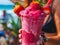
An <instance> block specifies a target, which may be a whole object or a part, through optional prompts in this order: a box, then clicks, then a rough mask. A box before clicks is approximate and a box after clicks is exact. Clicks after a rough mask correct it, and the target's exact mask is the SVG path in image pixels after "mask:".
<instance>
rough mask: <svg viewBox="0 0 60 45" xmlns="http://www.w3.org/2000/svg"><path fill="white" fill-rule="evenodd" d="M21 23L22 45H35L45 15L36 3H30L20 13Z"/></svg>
mask: <svg viewBox="0 0 60 45" xmlns="http://www.w3.org/2000/svg"><path fill="white" fill-rule="evenodd" d="M20 14H21V21H22V30H23V31H22V45H36V42H37V40H38V38H39V35H40V33H41V32H42V24H43V21H44V18H45V16H46V15H45V13H44V12H43V10H42V9H41V8H40V6H39V4H38V3H32V4H31V5H30V6H29V7H27V8H26V9H25V10H23V11H21V12H20Z"/></svg>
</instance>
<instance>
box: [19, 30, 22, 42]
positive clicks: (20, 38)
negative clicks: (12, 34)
mask: <svg viewBox="0 0 60 45" xmlns="http://www.w3.org/2000/svg"><path fill="white" fill-rule="evenodd" d="M19 33H20V34H19V42H20V43H22V34H21V33H22V29H20V30H19Z"/></svg>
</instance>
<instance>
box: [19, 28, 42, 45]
mask: <svg viewBox="0 0 60 45" xmlns="http://www.w3.org/2000/svg"><path fill="white" fill-rule="evenodd" d="M19 33H20V34H19V38H20V39H19V42H20V43H22V35H21V33H22V29H20V30H19ZM40 44H42V38H41V37H40V38H39V39H38V41H37V43H36V45H40Z"/></svg>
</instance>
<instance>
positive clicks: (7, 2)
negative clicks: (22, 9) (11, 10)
mask: <svg viewBox="0 0 60 45" xmlns="http://www.w3.org/2000/svg"><path fill="white" fill-rule="evenodd" d="M1 4H2V5H13V3H12V2H11V1H10V0H0V5H1Z"/></svg>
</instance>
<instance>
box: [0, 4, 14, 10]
mask: <svg viewBox="0 0 60 45" xmlns="http://www.w3.org/2000/svg"><path fill="white" fill-rule="evenodd" d="M13 8H14V5H0V10H11V9H13Z"/></svg>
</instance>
